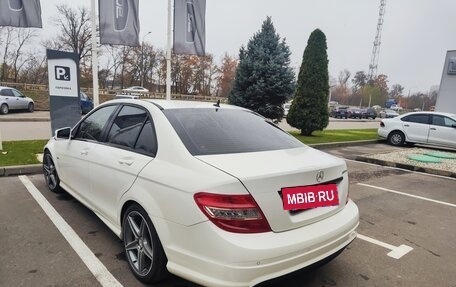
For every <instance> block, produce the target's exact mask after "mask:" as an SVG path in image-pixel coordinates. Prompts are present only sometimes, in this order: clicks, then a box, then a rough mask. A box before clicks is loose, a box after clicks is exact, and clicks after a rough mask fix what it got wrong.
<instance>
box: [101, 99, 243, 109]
mask: <svg viewBox="0 0 456 287" xmlns="http://www.w3.org/2000/svg"><path fill="white" fill-rule="evenodd" d="M109 102H124V103H141V102H143V103H144V102H146V103H151V104H154V105H155V106H157V107H159V108H160V109H161V110H169V109H189V108H193V109H194V108H203V109H204V108H215V107H217V106H215V105H216V102H199V101H181V100H171V101H169V100H161V99H114V100H112V101H109ZM105 103H108V102H105ZM220 108H224V109H237V110H247V109H245V108H242V107H238V106H233V105H228V104H220Z"/></svg>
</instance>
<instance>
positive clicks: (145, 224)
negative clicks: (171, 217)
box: [122, 204, 168, 284]
mask: <svg viewBox="0 0 456 287" xmlns="http://www.w3.org/2000/svg"><path fill="white" fill-rule="evenodd" d="M122 237H123V244H124V250H125V255H126V257H127V261H128V263H129V266H130V269H131V270H132V272H133V274H134V275H135V277H136V278H138V280H140V281H142V282H144V283H149V284H151V283H157V282H159V281H161V280H163V279H164V278H165V277H166V276H167V275H168V271H167V269H166V263H167V261H168V260H167V258H166V255H165V252H164V250H163V246H162V245H161V242H160V239H159V238H158V234H157V232H156V230H155V228H154V226H153V224H152V221H151V220H150V218H149V216H148V215H147V212H146V211H145V210H144V209H143V208H142V207H141V206H140V205H138V204H133V205H130V206H129V207H128V208H127V210H126V211H125V214H124V217H123V220H122ZM140 259H141V260H140Z"/></svg>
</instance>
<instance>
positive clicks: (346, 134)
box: [291, 129, 378, 144]
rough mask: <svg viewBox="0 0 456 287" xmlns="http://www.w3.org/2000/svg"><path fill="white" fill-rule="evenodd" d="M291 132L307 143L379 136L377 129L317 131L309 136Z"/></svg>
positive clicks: (356, 139)
mask: <svg viewBox="0 0 456 287" xmlns="http://www.w3.org/2000/svg"><path fill="white" fill-rule="evenodd" d="M291 134H292V135H293V136H294V137H296V138H297V139H298V140H300V141H301V142H303V143H305V144H321V143H334V142H352V141H363V140H375V139H377V138H378V135H377V129H357V130H324V131H315V132H313V133H312V135H311V136H308V137H307V136H302V135H300V133H299V132H291Z"/></svg>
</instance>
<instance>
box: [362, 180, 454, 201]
mask: <svg viewBox="0 0 456 287" xmlns="http://www.w3.org/2000/svg"><path fill="white" fill-rule="evenodd" d="M358 185H361V186H366V187H370V188H374V189H378V190H383V191H387V192H391V193H396V194H400V195H404V196H408V197H412V198H416V199H421V200H425V201H429V202H433V203H438V204H442V205H447V206H451V207H456V204H453V203H449V202H445V201H439V200H435V199H430V198H426V197H422V196H418V195H413V194H409V193H405V192H400V191H397V190H392V189H388V188H384V187H379V186H375V185H370V184H365V183H358Z"/></svg>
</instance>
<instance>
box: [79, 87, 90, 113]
mask: <svg viewBox="0 0 456 287" xmlns="http://www.w3.org/2000/svg"><path fill="white" fill-rule="evenodd" d="M79 96H80V98H81V111H82V114H87V113H88V112H90V111H91V110H92V109H93V101H92V100H91V99H90V98H89V96H87V94H86V93H84V92H83V91H80V92H79Z"/></svg>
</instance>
